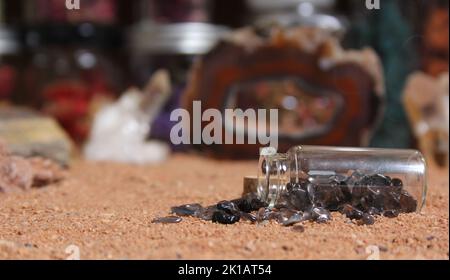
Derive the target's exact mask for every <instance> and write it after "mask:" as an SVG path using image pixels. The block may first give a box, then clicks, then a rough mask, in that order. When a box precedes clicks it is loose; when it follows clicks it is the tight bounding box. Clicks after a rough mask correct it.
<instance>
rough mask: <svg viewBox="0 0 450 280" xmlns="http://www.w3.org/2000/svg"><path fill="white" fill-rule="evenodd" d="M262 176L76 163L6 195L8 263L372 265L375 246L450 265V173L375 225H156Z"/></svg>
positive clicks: (180, 160)
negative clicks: (413, 208)
mask: <svg viewBox="0 0 450 280" xmlns="http://www.w3.org/2000/svg"><path fill="white" fill-rule="evenodd" d="M255 168H256V162H226V161H225V162H224V161H214V160H205V159H204V158H200V157H196V156H187V155H177V156H174V157H173V158H172V159H171V160H169V161H168V162H166V163H164V164H161V165H158V166H131V165H121V164H112V163H88V162H83V161H75V162H74V164H73V166H72V168H71V169H70V171H69V177H68V178H67V179H66V180H65V181H64V182H61V183H59V184H58V185H52V186H48V187H46V188H41V189H33V190H31V191H28V192H23V193H14V194H7V195H5V194H0V259H36V258H39V259H41V258H43V259H65V258H68V257H74V258H76V257H77V248H78V249H79V257H80V258H81V259H366V258H368V257H370V256H374V257H376V252H375V254H372V253H371V251H370V249H372V248H379V257H380V258H381V259H448V258H449V255H448V251H449V224H448V211H449V183H448V182H449V181H448V170H442V171H437V170H435V169H433V170H431V172H430V173H431V174H430V180H429V182H430V183H429V185H430V187H429V196H428V201H427V206H426V207H425V209H424V210H423V212H422V213H421V214H401V215H400V216H399V217H398V218H393V219H389V218H384V217H380V218H377V222H376V223H375V225H373V226H358V225H356V224H353V223H348V222H346V219H345V218H344V217H343V216H342V215H341V214H339V213H333V220H332V221H331V222H329V223H328V224H316V223H310V222H307V223H305V224H304V228H305V231H304V232H295V231H293V230H292V229H291V228H289V227H282V226H280V225H278V224H276V222H273V221H271V222H269V223H268V224H266V225H252V224H250V223H248V222H240V223H238V224H235V225H221V224H213V223H210V222H205V221H200V220H197V219H195V218H185V219H184V220H183V221H182V222H181V223H179V224H152V223H151V220H152V219H153V218H155V217H158V216H163V215H166V214H167V213H168V211H169V209H170V207H171V206H174V205H179V204H185V203H190V202H200V203H202V204H204V205H208V204H212V203H214V202H217V201H219V200H222V199H232V198H236V197H239V196H240V194H241V192H242V177H243V176H244V175H250V174H254V172H255ZM70 245H75V246H77V247H75V246H70ZM371 245H374V246H378V247H369V246H371ZM366 250H367V251H366ZM374 251H376V249H375V250H374ZM372 252H373V251H372Z"/></svg>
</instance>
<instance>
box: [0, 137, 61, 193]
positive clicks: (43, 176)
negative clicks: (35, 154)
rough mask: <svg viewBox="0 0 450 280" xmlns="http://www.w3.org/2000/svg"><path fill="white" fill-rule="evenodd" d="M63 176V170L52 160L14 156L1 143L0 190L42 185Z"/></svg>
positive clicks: (53, 181) (10, 190)
mask: <svg viewBox="0 0 450 280" xmlns="http://www.w3.org/2000/svg"><path fill="white" fill-rule="evenodd" d="M63 177H64V174H63V170H62V169H61V168H60V167H59V165H57V164H56V163H54V162H52V161H51V160H48V159H43V158H30V159H27V158H23V157H19V156H13V155H10V154H8V152H7V151H6V148H5V147H4V145H2V143H0V192H5V193H8V192H13V191H20V190H28V189H30V188H32V187H42V186H46V185H48V184H51V183H55V182H57V181H60V180H62V179H63Z"/></svg>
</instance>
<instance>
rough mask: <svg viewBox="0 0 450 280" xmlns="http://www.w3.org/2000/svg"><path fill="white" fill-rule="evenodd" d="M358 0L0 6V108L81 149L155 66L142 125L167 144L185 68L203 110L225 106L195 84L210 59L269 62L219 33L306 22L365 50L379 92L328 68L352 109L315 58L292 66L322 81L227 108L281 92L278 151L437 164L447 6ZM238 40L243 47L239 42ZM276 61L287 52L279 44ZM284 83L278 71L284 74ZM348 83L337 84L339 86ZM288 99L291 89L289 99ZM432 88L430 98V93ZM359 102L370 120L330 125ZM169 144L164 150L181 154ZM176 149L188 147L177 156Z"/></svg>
mask: <svg viewBox="0 0 450 280" xmlns="http://www.w3.org/2000/svg"><path fill="white" fill-rule="evenodd" d="M71 2H74V1H71ZM364 2H365V1H361V0H342V1H332V0H316V1H313V0H311V1H306V0H283V1H267V0H259V1H258V0H247V1H244V0H242V1H237V0H236V1H218V0H164V1H156V0H135V1H125V0H123V1H121V0H81V1H80V9H73V10H69V9H67V8H66V1H65V0H0V103H1V104H3V105H1V106H3V107H9V108H11V107H15V106H21V107H24V106H25V107H27V108H33V109H34V110H36V111H37V112H40V113H42V114H45V115H47V116H51V117H52V118H54V119H55V120H56V121H57V122H58V123H59V124H60V125H61V126H62V127H63V129H64V130H65V131H66V132H67V134H68V135H69V136H70V138H71V140H72V141H73V143H75V146H76V147H82V146H83V145H85V144H86V141H88V139H89V135H90V131H91V129H92V123H93V120H94V118H95V114H96V112H98V110H99V108H101V107H102V104H107V103H108V102H109V103H110V102H113V101H114V100H116V99H117V98H119V97H120V96H121V95H122V93H123V92H125V91H126V90H127V89H128V88H130V87H137V88H145V87H146V85H147V81H148V80H149V78H150V77H151V76H152V75H153V74H154V73H155V72H156V71H157V70H158V69H165V70H167V71H168V73H169V77H170V85H171V87H170V94H169V96H167V98H166V99H165V100H164V102H162V103H161V104H160V105H159V108H158V110H157V113H156V114H155V116H152V119H151V120H150V119H149V120H148V122H150V123H151V125H152V126H151V127H152V129H151V131H148V133H147V134H148V135H147V138H146V139H150V140H151V139H155V140H158V141H163V142H164V141H166V142H167V140H168V135H169V132H170V128H171V126H172V125H173V124H171V123H170V122H169V120H168V119H169V115H170V112H171V111H172V110H173V109H174V108H178V107H180V106H183V103H182V101H183V98H186V96H185V95H186V88H193V87H195V86H193V85H190V84H189V83H192V81H190V77H191V74H192V71H193V70H192V69H193V65H196V62H197V61H198V60H199V58H201V59H202V61H203V64H202V67H203V68H202V69H203V70H204V71H203V72H202V71H199V72H198V73H197V75H198V77H197V79H196V81H197V83H198V84H200V85H202V86H199V87H198V88H203V90H197V93H193V95H194V96H196V97H198V99H202V100H204V102H205V103H206V104H208V102H209V103H210V104H215V105H214V106H215V107H218V108H224V106H225V104H229V103H227V102H225V101H223V98H222V95H221V94H222V93H218V92H216V91H214V90H212V89H211V90H210V89H205V88H204V86H203V85H204V84H207V83H206V82H205V83H203V84H202V81H203V80H205V81H208V80H209V81H211V79H212V80H214V78H215V77H214V76H208V75H207V72H208V71H207V70H205V69H216V68H214V67H219V66H217V65H220V64H221V61H228V60H227V57H233V56H234V52H236V57H237V56H239V57H244V60H245V59H248V60H249V61H255V62H254V63H259V62H260V61H261V60H264V59H267V60H268V61H269V60H270V61H272V60H273V59H275V58H274V57H277V55H278V54H276V53H275V54H273V53H272V54H271V55H269V54H267V55H265V54H261V55H260V56H257V57H256V56H253V57H252V55H251V54H242V53H239V52H238V51H237V50H233V49H232V48H231V49H230V48H228V49H227V48H225V47H222V48H221V47H220V46H218V42H219V41H220V39H221V38H223V36H224V35H225V34H229V33H232V32H236V30H238V29H241V28H244V27H248V26H251V27H253V28H254V34H258V36H261V38H267V37H268V36H266V35H265V30H266V31H267V30H269V29H270V27H271V26H277V28H279V29H281V30H283V29H286V30H287V29H288V28H295V27H297V26H300V27H302V26H309V27H314V28H318V29H323V30H326V31H327V32H329V34H331V35H330V36H333V38H336V40H337V42H338V44H339V45H340V47H341V48H342V49H344V50H347V49H357V50H361V49H363V48H365V47H370V48H371V49H373V51H374V52H375V54H376V56H377V57H378V59H379V61H380V63H381V70H382V71H381V73H382V79H381V80H382V89H381V90H378V92H377V93H373V91H376V90H373V89H374V88H376V86H373V83H377V82H379V80H378V81H376V77H375V78H374V75H373V73H371V75H370V76H371V77H372V78H373V80H371V82H370V83H372V84H370V83H369V82H368V83H369V84H370V85H371V86H367V87H370V88H369V89H365V88H364V87H365V86H366V85H365V84H364V80H365V79H368V78H367V75H366V74H367V73H366V74H364V73H360V72H361V71H360V69H359V70H355V69H353V68H352V69H353V70H352V69H350V68H348V69H347V68H346V69H341V70H342V71H338V72H342V73H344V72H345V73H347V72H348V75H349V76H351V77H353V79H355V81H354V82H355V84H356V85H358V87H359V88H358V90H355V92H354V93H352V94H354V96H362V97H361V99H364V100H365V101H364V102H363V103H355V104H353V103H352V102H351V100H353V99H355V98H356V97H354V98H353V97H352V98H353V99H351V98H350V99H349V97H348V96H347V97H346V95H345V94H344V93H342V92H341V91H345V87H343V88H339V86H337V87H336V88H334V89H333V88H332V87H331V88H330V85H331V84H333V83H335V84H339V80H337V79H340V78H339V77H340V76H339V75H338V74H336V76H333V77H332V78H330V79H331V80H330V81H328V80H327V79H328V78H329V74H330V73H329V72H327V71H325V70H320V69H316V68H317V67H316V66H315V64H314V62H311V61H310V60H308V57H307V56H306V57H303V56H301V57H302V58H299V60H298V65H299V67H300V66H301V67H303V68H302V69H314V71H317V74H314V73H316V72H313V76H314V77H323V79H322V78H321V79H315V78H314V77H308V76H305V77H302V74H298V78H299V79H303V81H306V85H304V86H303V85H301V86H300V85H298V84H297V83H292V84H289V83H286V82H283V83H278V84H277V83H275V82H271V80H270V79H268V80H266V81H265V82H262V83H259V84H251V85H247V84H246V85H245V86H241V85H239V86H238V88H239V89H238V90H237V93H236V94H237V95H240V96H245V98H241V99H240V101H239V100H238V101H236V102H237V103H236V104H238V105H239V104H241V105H242V104H244V105H245V106H244V105H242V106H238V105H234V106H235V107H249V108H252V107H256V106H257V105H258V106H261V104H263V103H264V102H265V101H267V99H265V100H264V102H263V101H261V100H258V94H259V93H261V95H263V93H262V92H264V90H265V89H267V88H271V89H273V88H276V87H280V88H281V89H276V90H275V91H276V92H277V93H276V94H279V95H282V98H281V100H282V102H281V104H284V105H282V106H284V110H285V111H289V110H291V111H292V112H294V113H292V112H291V113H290V115H289V114H287V113H286V114H284V116H286V117H283V118H285V121H284V123H283V124H282V125H280V127H281V130H282V131H281V132H282V134H283V133H284V134H285V136H284V137H285V138H282V139H281V140H280V141H281V142H282V143H281V144H283V141H285V143H287V145H291V144H294V143H297V144H303V143H318V144H332V145H367V146H374V147H397V148H420V149H429V150H430V153H431V154H432V155H431V157H433V158H435V159H436V162H438V164H439V165H446V164H448V103H447V107H446V108H444V109H439V108H438V107H439V106H440V105H439V104H441V105H442V104H443V101H442V100H447V102H448V55H449V48H448V34H449V33H448V1H446V0H442V1H439V0H426V1H425V0H408V1H406V0H398V1H396V0H382V1H381V7H380V9H379V10H370V9H368V8H367V7H366V5H365V3H364ZM243 38H244V39H243V40H244V41H246V40H248V41H251V38H250V37H245V36H244V37H243ZM243 44H244V45H245V44H246V43H245V42H244V43H243ZM286 48H288V47H286ZM212 50H214V51H212ZM278 53H281V54H282V53H288V51H285V50H283V47H281V48H280V49H279V50H278ZM311 57H314V55H311ZM271 59H272V60H271ZM280 59H281V60H282V59H286V58H280ZM272 62H273V61H272ZM249 63H250V62H249ZM252 63H253V62H252ZM208 65H209V66H211V67H210V68H208V67H209V66H208ZM255 65H257V64H255ZM358 65H359V64H358ZM232 66H233V67H236V69H244V70H243V71H244V72H243V73H242V75H243V76H245V75H247V76H249V77H250V76H251V77H256V76H257V78H258V79H259V78H261V76H260V75H259V76H258V75H256V76H255V75H253V74H252V73H246V72H245V71H246V70H245V69H246V68H245V65H244V66H242V65H241V66H239V65H238V62H236V63H235V64H234V65H230V67H232ZM239 67H241V68H239ZM301 67H300V68H301ZM308 67H309V68H308ZM300 68H299V69H300ZM344 70H345V71H344ZM214 71H216V70H214ZM214 71H212V72H210V73H222V72H221V71H222V69H217V71H216V72H214ZM236 71H237V72H236V73H240V72H239V71H238V70H236ZM248 71H250V70H248ZM276 71H277V70H276V69H275V68H273V71H272V72H270V71H269V72H267V73H266V76H267V77H269V76H270V77H275V76H277V77H278V76H283V75H284V74H285V72H283V71H280V72H276ZM311 71H313V70H311ZM346 71H347V72H346ZM355 71H356V72H355ZM306 72H307V70H305V73H306ZM362 72H364V71H362ZM369 72H370V71H369ZM190 73H191V74H190ZM202 73H203V74H202ZM327 73H328V74H327ZM417 73H420V75H421V76H420V77H419V78H418V79H419V80H420V79H421V78H423V79H424V80H425V81H418V84H419V85H418V86H417V85H416V84H415V80H414V79H413V78H414V77H415V76H414V75H415V74H417ZM292 75H293V74H292V73H289V77H292ZM327 75H328V76H327ZM342 75H344V74H342ZM247 76H246V77H247ZM375 76H376V75H375ZM347 78H348V77H342V81H343V80H345V79H347ZM416 78H417V77H416ZM217 79H220V77H218V78H217ZM238 80H239V81H242V80H243V79H238ZM155 83H158V82H155ZM300 84H301V83H300ZM408 84H410V87H408ZM235 85H236V84H230V85H229V86H230V87H231V86H235ZM299 88H300V89H299ZM408 88H410V90H411V91H412V92H413V93H411V94H410V95H411V98H410V99H408V98H407V97H406V96H408V94H406V92H407V89H408ZM419 88H420V91H419V92H416V91H417V89H419ZM292 91H298V92H300V93H298V92H297V93H295V94H293V93H289V92H292ZM431 91H436V92H438V93H436V94H434V93H433V94H431V93H430V92H431ZM303 92H306V93H303ZM205 94H206V95H210V97H205ZM427 95H429V96H433V98H431V99H432V100H431V101H421V98H422V97H423V96H427ZM219 96H220V97H219ZM292 96H294V98H293V97H292ZM340 96H344V97H343V98H341V97H340ZM352 96H353V95H352ZM363 97H364V98H363ZM208 98H209V99H208ZM441 98H442V99H441ZM445 98H446V99H445ZM208 100H212V101H208ZM355 100H356V99H355ZM405 100H406V101H405ZM408 100H410V101H411V102H408ZM436 100H439V101H438V102H437V103H438V104H437V105H436V104H434V103H433V102H436ZM239 102H240V103H239ZM427 102H428V103H427ZM218 103H220V104H218ZM432 103H433V104H432ZM264 104H265V105H264V106H265V107H267V108H278V107H277V103H276V102H275V103H272V104H267V102H266V103H264ZM361 104H363V105H361ZM408 104H409V105H408ZM155 106H156V105H155ZM211 106H213V105H211ZM214 106H213V107H214ZM280 106H281V105H280ZM314 106H316V107H314ZM358 106H364V108H359V109H360V110H361V111H363V112H365V114H370V116H366V115H364V114H363V113H361V116H358V115H356V116H353V118H356V119H360V120H361V122H362V124H358V125H357V124H354V125H347V126H346V125H341V124H342V123H343V122H342V123H341V122H339V121H337V122H334V121H333V120H334V119H336V118H337V119H339V114H342V112H345V111H348V110H351V109H352V108H354V107H358ZM408 106H409V107H408ZM225 107H226V106H225ZM294 107H295V110H294V109H293V108H294ZM0 108H1V107H0ZM311 108H313V109H311ZM3 110H4V109H3ZM308 110H309V111H308ZM310 111H311V112H310ZM330 112H333V114H331V113H330ZM367 112H370V113H367ZM280 114H281V115H280V116H282V115H283V113H280ZM292 114H294V116H292ZM445 114H446V116H445ZM1 116H2V115H1V114H0V118H1ZM0 122H1V120H0ZM445 122H446V123H445ZM294 123H295V125H293V124H294ZM443 124H444V125H443ZM283 125H285V126H283ZM367 127H368V128H369V130H370V131H369V132H366V131H365V132H364V133H363V132H361V133H359V134H355V133H356V132H355V130H356V131H357V130H359V129H360V128H361V130H363V128H364V129H367ZM283 129H285V131H283ZM291 132H292V133H291ZM294 132H295V133H294ZM284 134H283V135H284ZM299 135H300V136H299ZM424 135H426V136H424ZM345 136H348V137H345ZM424 137H425V138H424ZM356 138H358V139H356ZM421 138H424V139H425V140H423V141H422V140H421ZM283 139H285V140H283ZM330 139H332V140H330ZM355 139H356V140H355ZM421 141H422V142H424V143H425V144H421ZM171 146H172V147H171V149H172V150H179V149H181V148H180V147H174V146H173V145H171ZM186 149H189V148H186V147H184V148H182V149H181V150H186ZM242 149H246V148H245V147H244V148H242V147H239V148H230V149H229V152H230V154H233V153H234V154H245V153H241V151H242ZM212 153H213V154H214V153H216V152H215V151H214V150H213V151H212ZM253 158H256V157H255V156H253Z"/></svg>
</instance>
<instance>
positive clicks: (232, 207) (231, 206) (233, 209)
mask: <svg viewBox="0 0 450 280" xmlns="http://www.w3.org/2000/svg"><path fill="white" fill-rule="evenodd" d="M216 207H217V209H218V210H223V211H225V212H226V213H228V214H232V215H234V214H238V213H239V212H240V210H239V208H238V207H237V206H236V204H235V203H234V202H232V201H228V200H222V201H220V202H218V203H217V205H216Z"/></svg>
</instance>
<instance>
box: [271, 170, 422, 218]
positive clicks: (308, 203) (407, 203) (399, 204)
mask: <svg viewBox="0 0 450 280" xmlns="http://www.w3.org/2000/svg"><path fill="white" fill-rule="evenodd" d="M295 181H297V180H293V181H291V182H289V183H287V185H286V190H285V191H284V192H283V193H282V195H281V198H280V199H279V202H278V205H276V206H275V207H276V208H279V207H287V208H292V209H296V210H299V211H307V210H308V209H311V208H312V207H320V208H325V209H327V210H329V211H340V212H341V213H343V214H345V215H346V216H347V217H349V218H351V219H363V216H364V215H363V214H364V213H365V214H369V215H381V214H382V215H385V216H388V217H395V216H397V215H398V214H399V213H401V212H403V213H408V212H414V211H416V209H417V200H416V199H415V198H414V197H413V196H411V195H410V194H409V193H408V192H407V191H406V190H405V189H404V188H403V182H402V180H401V179H399V178H390V177H389V176H385V175H382V174H362V173H360V172H358V171H355V172H353V173H352V174H351V175H350V176H345V175H315V176H309V177H308V178H306V179H300V180H298V181H297V182H295Z"/></svg>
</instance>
